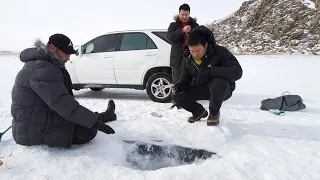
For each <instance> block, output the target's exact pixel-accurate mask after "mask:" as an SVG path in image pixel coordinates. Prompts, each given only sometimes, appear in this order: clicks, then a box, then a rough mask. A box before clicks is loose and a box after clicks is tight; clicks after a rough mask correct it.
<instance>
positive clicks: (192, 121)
mask: <svg viewBox="0 0 320 180" xmlns="http://www.w3.org/2000/svg"><path fill="white" fill-rule="evenodd" d="M207 116H208V111H207V110H204V111H203V112H202V113H201V114H199V115H193V116H192V117H189V118H188V122H189V123H194V122H196V121H200V119H201V118H205V117H207Z"/></svg>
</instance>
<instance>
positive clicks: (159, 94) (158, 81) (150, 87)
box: [146, 72, 172, 103]
mask: <svg viewBox="0 0 320 180" xmlns="http://www.w3.org/2000/svg"><path fill="white" fill-rule="evenodd" d="M171 83H172V77H171V75H170V74H168V73H165V72H159V73H155V74H153V75H152V76H150V77H149V79H148V81H147V85H146V89H147V94H148V96H149V98H150V99H151V100H152V101H154V102H161V103H165V102H169V101H171Z"/></svg>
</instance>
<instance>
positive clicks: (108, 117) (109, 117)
mask: <svg viewBox="0 0 320 180" xmlns="http://www.w3.org/2000/svg"><path fill="white" fill-rule="evenodd" d="M115 109H116V105H115V104H114V102H113V100H109V102H108V108H107V110H106V111H105V112H103V113H98V118H99V121H102V122H104V123H106V122H110V121H115V120H117V115H116V114H115V113H114V110H115Z"/></svg>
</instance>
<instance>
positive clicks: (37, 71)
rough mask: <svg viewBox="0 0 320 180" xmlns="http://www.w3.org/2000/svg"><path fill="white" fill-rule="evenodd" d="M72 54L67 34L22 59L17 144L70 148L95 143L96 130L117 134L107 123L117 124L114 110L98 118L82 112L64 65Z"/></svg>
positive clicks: (15, 97) (15, 98)
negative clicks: (113, 122) (75, 145)
mask: <svg viewBox="0 0 320 180" xmlns="http://www.w3.org/2000/svg"><path fill="white" fill-rule="evenodd" d="M76 53H77V52H76V51H75V50H74V49H73V44H72V42H71V40H70V39H69V38H68V37H67V36H65V35H63V34H54V35H52V36H50V38H49V42H48V43H47V45H45V44H43V43H42V42H41V41H40V40H38V41H36V43H35V47H33V48H28V49H25V50H24V51H22V52H21V54H20V60H21V61H22V62H24V66H23V68H22V69H21V70H20V71H19V72H18V74H17V76H16V80H15V84H14V86H13V89H12V105H11V114H12V116H13V121H12V132H13V138H14V140H15V142H16V143H17V144H20V145H25V146H31V145H41V144H45V145H48V146H53V147H64V148H69V147H71V145H72V144H84V143H87V142H89V141H91V140H92V139H93V138H94V137H95V136H96V134H97V130H99V131H102V132H104V133H106V134H113V133H115V132H114V130H113V129H112V128H111V127H110V126H108V125H106V124H105V123H106V122H109V121H114V120H116V114H115V113H114V111H115V104H114V102H113V101H112V100H110V101H109V103H108V108H107V110H106V111H105V112H102V113H95V112H92V111H90V110H89V109H87V108H85V107H83V106H81V105H80V104H79V103H78V102H77V101H76V100H75V98H74V96H73V93H72V82H71V79H70V75H69V73H68V71H67V70H66V68H65V66H64V63H65V62H67V61H68V60H69V58H70V55H71V54H76Z"/></svg>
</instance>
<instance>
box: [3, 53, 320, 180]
mask: <svg viewBox="0 0 320 180" xmlns="http://www.w3.org/2000/svg"><path fill="white" fill-rule="evenodd" d="M237 58H238V59H239V61H240V63H241V65H242V67H243V71H244V72H243V77H242V79H241V80H240V81H238V83H237V88H236V90H235V92H234V94H233V97H232V98H231V99H229V100H228V101H226V102H225V103H224V104H223V106H222V108H221V122H220V125H219V126H218V127H208V126H206V122H205V119H203V121H202V122H199V123H194V124H190V123H188V122H187V121H186V119H187V117H189V116H190V114H189V113H188V112H186V111H184V110H182V109H180V110H177V109H173V110H170V106H171V104H162V103H155V102H152V101H151V100H150V99H149V98H148V96H147V95H146V92H145V91H139V90H129V89H106V90H104V91H102V92H93V91H90V90H81V91H75V97H76V99H77V100H78V101H79V102H80V103H81V104H82V105H84V106H85V107H88V108H89V109H91V110H93V111H104V110H105V109H106V107H107V103H108V100H109V99H114V101H115V103H116V113H117V116H118V120H117V121H115V122H111V123H109V125H110V126H111V127H112V128H114V130H115V131H116V134H114V135H106V134H103V133H101V132H98V135H97V137H96V139H94V140H93V141H92V142H90V143H88V144H86V145H82V146H73V147H72V148H71V149H59V148H49V147H46V146H34V147H25V146H20V145H17V144H16V143H15V142H14V140H13V137H12V133H11V130H10V131H8V133H7V134H5V135H4V136H3V138H2V141H1V142H0V158H2V159H0V160H2V161H3V162H4V164H3V165H2V166H0V178H1V179H6V180H7V179H10V180H16V179H68V180H70V179H117V180H120V179H139V180H140V179H153V180H156V179H161V180H167V179H184V180H185V179H201V180H202V179H204V180H205V179H270V180H271V179H272V180H274V179H290V180H292V179H297V180H303V179H308V180H310V179H320V142H319V140H320V101H319V100H320V93H319V92H320V85H319V80H318V78H319V77H320V71H319V67H320V57H319V56H307V55H304V56H299V55H291V56H289V55H288V56H286V55H283V56H280V55H277V56H276V55H275V56H262V55H256V56H237ZM22 65H23V64H22V63H21V62H20V60H19V58H18V56H0V72H1V81H0V82H1V87H0V131H1V132H2V131H3V130H5V129H6V128H7V127H8V126H10V125H11V120H12V117H11V114H10V106H11V88H12V85H13V83H14V78H15V75H16V73H17V71H18V70H19V69H20V68H21V66H22ZM286 90H287V91H289V92H290V93H291V94H298V95H300V96H301V97H302V99H303V100H304V103H305V104H306V106H307V108H306V109H304V110H302V111H297V112H286V115H285V116H276V115H274V114H271V113H269V112H267V111H261V110H260V109H259V108H260V105H261V104H260V102H261V101H262V100H263V99H266V98H273V97H277V96H280V95H281V93H282V92H283V91H286ZM200 102H201V103H202V104H203V105H204V106H205V107H206V108H207V109H208V102H207V101H200ZM152 112H156V113H158V114H161V115H162V116H161V117H154V116H152V115H151V113H152ZM123 140H139V141H144V142H151V141H152V140H161V142H158V143H159V144H163V145H167V144H175V145H179V146H184V147H190V148H197V149H204V150H207V151H209V152H216V153H217V155H216V156H214V155H213V156H212V157H211V158H209V159H206V160H201V161H196V162H194V163H192V164H186V165H179V166H173V167H165V168H161V169H157V170H139V169H134V168H133V167H132V166H131V165H130V164H129V163H128V162H127V161H126V157H127V156H126V155H127V152H128V145H127V144H126V143H124V142H123ZM155 163H156V162H155ZM158 163H159V162H158ZM164 163H168V162H164ZM142 165H144V164H142ZM156 167H157V165H155V166H154V168H156ZM151 169H152V168H151Z"/></svg>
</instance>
